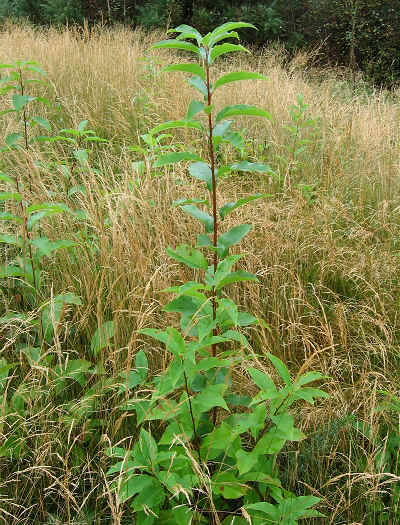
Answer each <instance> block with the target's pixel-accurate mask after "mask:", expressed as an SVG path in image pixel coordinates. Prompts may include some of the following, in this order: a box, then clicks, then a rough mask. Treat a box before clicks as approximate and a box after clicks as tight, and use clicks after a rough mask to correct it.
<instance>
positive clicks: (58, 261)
mask: <svg viewBox="0 0 400 525" xmlns="http://www.w3.org/2000/svg"><path fill="white" fill-rule="evenodd" d="M163 38H165V35H164V34H161V33H151V34H149V33H144V32H142V31H140V30H136V31H130V30H128V29H124V28H114V29H106V28H95V29H93V30H89V29H87V28H86V30H85V31H83V32H80V31H78V30H75V29H73V28H69V29H64V30H56V29H50V30H46V31H42V30H35V29H33V28H31V27H28V26H24V27H19V26H15V25H11V24H10V25H6V26H4V27H3V28H2V30H1V32H0V63H1V64H12V63H14V62H15V61H17V60H20V61H24V60H28V61H29V60H32V61H36V62H37V64H39V65H40V68H41V70H43V71H44V72H45V73H46V76H43V75H42V74H41V73H40V72H38V71H36V72H35V70H34V68H37V67H38V66H37V65H33V68H32V69H31V70H29V69H28V70H27V71H26V78H27V79H28V78H35V79H41V80H43V84H42V83H37V82H34V83H27V84H26V86H25V89H26V93H28V94H29V95H32V96H39V97H45V98H46V101H45V102H46V103H43V102H41V101H40V99H37V100H35V101H32V102H30V103H29V105H26V108H27V109H26V111H27V113H28V114H27V115H25V116H28V117H29V114H31V115H35V116H37V117H38V119H37V121H36V125H35V126H32V122H31V123H30V125H29V126H28V127H27V133H28V136H27V137H28V138H29V139H34V138H35V137H38V136H50V137H51V136H52V137H59V138H58V139H57V140H54V141H51V140H42V139H39V140H33V141H32V143H31V144H29V145H28V147H27V148H26V147H24V138H25V135H24V129H23V128H24V125H23V122H22V123H21V122H20V121H19V117H18V115H19V116H21V113H22V112H21V111H20V112H19V113H18V115H17V116H16V113H15V112H11V113H5V114H3V115H2V116H1V117H0V138H1V144H0V147H2V148H3V149H2V150H1V152H0V172H2V173H3V174H4V175H5V176H3V177H2V179H0V185H1V188H0V189H1V191H2V192H4V193H3V194H2V196H3V198H2V200H3V201H4V202H3V208H2V209H1V211H2V213H3V215H2V219H3V220H2V221H1V222H0V224H1V239H2V244H1V245H0V253H1V265H2V272H3V273H2V274H1V277H3V278H2V279H1V281H0V293H1V295H0V297H1V302H0V316H1V319H0V392H1V395H2V404H1V405H0V520H1V521H2V522H3V523H5V524H14V523H15V524H27V525H28V524H39V523H53V524H61V523H62V524H67V523H68V524H69V525H72V524H74V525H78V524H82V525H83V524H85V525H86V524H87V525H89V524H101V523H113V524H125V523H133V521H132V520H133V517H132V516H133V514H132V510H131V509H130V507H129V505H128V504H126V503H125V501H124V500H122V501H121V499H118V497H117V496H116V495H115V482H114V484H113V482H111V481H110V477H109V475H108V474H107V471H108V470H109V469H110V467H111V466H112V464H113V463H112V461H111V459H110V453H109V451H110V450H111V447H115V446H120V447H121V446H126V447H129V444H130V442H131V440H132V439H133V438H134V436H135V419H134V417H133V416H132V412H130V411H129V410H127V409H126V406H125V405H124V403H126V402H127V400H128V398H129V396H130V391H129V390H130V389H129V385H128V383H129V377H130V371H131V370H132V369H134V363H135V356H137V355H138V353H139V352H140V351H143V352H144V353H145V355H146V356H147V359H148V367H149V374H150V375H156V374H159V373H160V372H161V371H163V370H165V369H166V366H167V363H168V360H169V357H168V355H167V352H166V351H165V349H164V348H163V347H162V345H161V343H159V342H153V341H150V340H149V338H147V337H145V336H144V335H143V334H142V333H140V331H141V330H143V329H147V328H149V327H157V328H160V329H164V328H166V327H167V326H168V325H170V324H172V325H174V324H176V323H177V322H176V316H175V314H174V313H163V312H162V311H161V308H162V307H163V306H164V305H165V304H166V299H167V298H166V294H165V293H162V290H165V289H166V288H168V287H171V286H176V285H178V284H181V283H182V282H185V281H188V280H190V279H193V275H194V274H196V272H197V270H194V271H193V270H192V269H190V268H184V267H182V266H181V265H179V264H177V262H176V261H175V260H173V259H172V258H170V257H168V255H167V254H166V249H167V248H168V247H170V246H176V245H180V244H181V243H184V242H185V241H186V240H187V239H188V238H195V237H196V235H197V234H198V233H200V232H201V230H200V228H199V227H198V225H197V224H196V223H194V222H193V221H192V220H191V219H189V218H187V217H186V216H183V214H182V212H181V211H180V210H179V209H178V208H177V207H171V203H173V202H174V201H176V200H177V199H180V198H183V197H184V198H187V197H188V196H189V198H192V199H195V198H196V197H197V196H198V195H199V187H200V182H199V181H194V180H193V179H192V178H190V177H189V176H188V173H187V169H186V168H187V166H186V165H185V163H181V164H174V165H173V166H162V167H156V166H155V165H154V162H153V161H154V159H155V158H156V157H157V155H158V154H160V152H161V153H162V152H179V151H183V150H186V149H189V150H195V151H197V152H200V154H201V153H205V154H206V152H207V142H206V141H205V140H204V138H199V136H198V135H196V134H195V132H194V130H191V129H186V128H185V129H177V130H172V131H171V130H169V131H168V136H167V137H165V138H164V139H162V140H160V141H158V142H157V141H156V140H155V139H154V138H153V139H151V137H149V135H148V133H149V130H150V129H151V128H153V127H154V126H157V125H158V124H160V123H162V122H164V121H176V120H179V119H181V118H182V115H183V114H184V113H185V111H186V109H183V108H186V107H187V106H188V104H189V102H190V100H191V99H192V97H193V89H192V87H191V86H190V85H188V83H187V82H185V76H184V75H183V74H181V73H174V74H173V75H171V74H167V73H162V72H161V69H162V67H164V66H166V65H168V64H170V63H172V62H174V63H176V62H179V61H182V62H184V61H185V58H184V57H183V55H182V54H181V53H176V52H173V51H169V50H158V49H155V50H150V48H151V46H152V44H154V43H155V42H157V41H158V40H161V39H163ZM312 63H313V57H312V55H311V54H310V55H307V54H304V53H302V54H297V55H296V56H295V57H294V58H291V59H289V58H288V57H287V56H286V55H285V53H284V52H283V51H282V49H279V48H277V47H273V48H266V49H263V50H257V51H254V52H253V53H252V54H251V55H245V54H243V55H242V54H237V55H236V54H235V55H230V56H229V58H227V59H225V60H221V61H220V62H218V63H217V66H216V69H217V71H218V73H229V72H231V71H236V70H248V71H255V72H258V73H261V74H263V75H266V76H267V77H268V81H266V82H265V81H261V80H252V81H246V82H235V83H234V84H232V85H231V86H229V87H228V86H225V87H224V89H223V90H221V91H220V92H216V94H215V99H214V104H215V106H216V107H217V108H220V107H222V106H224V105H226V104H238V103H243V102H245V103H246V104H254V105H257V106H258V107H260V108H263V109H265V110H267V111H268V112H269V113H270V115H271V117H272V118H271V119H270V120H259V119H253V118H247V117H240V118H239V119H238V120H237V121H235V125H239V124H240V125H241V126H243V127H244V128H245V133H244V134H243V137H244V138H243V146H242V147H241V148H234V147H231V146H228V147H227V148H226V149H224V150H223V151H222V153H221V159H220V160H221V161H222V162H224V161H225V160H226V159H228V158H230V159H233V160H234V161H235V162H241V161H250V162H262V163H265V164H268V165H269V166H270V167H271V169H272V170H273V172H274V173H273V174H272V173H271V174H268V173H257V172H239V173H235V174H233V175H229V176H227V177H224V178H222V180H221V182H220V188H219V193H218V203H219V204H222V202H224V201H225V200H229V201H232V200H236V199H241V198H245V197H247V196H249V195H251V194H254V193H256V192H258V193H262V194H264V193H266V194H268V195H269V196H268V197H266V198H263V199H258V200H256V201H255V202H254V203H252V205H251V206H249V207H246V208H244V207H242V208H238V209H237V210H236V211H235V215H233V214H230V215H229V216H227V217H226V219H225V221H224V222H225V225H226V227H227V228H229V227H230V226H234V225H235V224H236V223H237V221H238V220H240V222H245V223H251V224H252V226H253V227H252V230H251V232H250V233H249V235H248V236H247V237H246V238H245V239H244V240H243V246H242V252H244V253H245V257H244V258H243V260H242V262H241V264H242V267H243V268H244V269H245V270H246V271H247V272H251V273H254V274H256V275H257V277H258V283H253V282H241V283H239V284H235V286H232V287H231V289H230V297H232V298H233V299H234V300H235V301H237V302H240V304H241V305H243V306H244V307H245V308H246V310H248V311H249V312H251V313H252V314H253V315H254V316H255V317H256V318H257V319H258V322H257V323H256V324H255V325H253V326H250V327H248V328H245V329H244V333H245V334H246V336H247V339H248V341H249V347H248V348H246V349H244V350H243V352H245V353H246V355H247V357H248V358H249V359H250V360H251V363H252V366H254V367H256V368H258V369H259V370H263V371H265V372H267V373H268V374H270V375H272V377H274V379H276V380H277V381H278V380H279V378H278V376H277V374H276V371H275V370H274V369H273V368H272V367H271V364H270V361H269V360H268V359H267V357H266V356H267V354H268V353H270V354H272V355H274V356H277V357H279V358H280V359H281V360H282V361H283V362H284V363H285V364H286V366H287V367H288V368H289V370H290V373H291V375H292V377H298V376H299V374H301V373H304V372H311V371H317V372H321V373H322V374H323V376H324V378H323V380H322V381H321V382H320V385H319V388H321V389H322V390H324V391H325V392H327V393H328V394H329V398H327V399H320V400H317V401H316V402H315V404H314V405H309V404H308V405H307V404H302V405H301V406H299V407H297V408H296V407H295V409H294V412H293V413H294V415H295V420H296V424H297V426H298V427H299V428H300V429H301V431H302V432H304V433H305V435H306V436H307V437H306V438H305V439H303V440H301V441H298V442H297V441H296V442H292V443H290V444H288V445H287V446H286V447H285V448H284V449H283V451H281V452H280V453H279V455H278V457H277V460H276V461H277V462H278V463H279V469H280V479H281V482H282V485H283V486H284V487H285V488H286V489H287V490H289V491H291V492H293V493H294V494H298V495H301V494H312V495H314V496H316V497H318V498H321V501H320V503H319V504H318V507H317V508H318V510H319V511H320V512H321V513H323V514H324V515H325V516H326V517H325V518H318V519H313V518H310V519H304V520H303V521H302V522H301V523H327V524H328V523H329V524H331V523H332V524H354V525H356V524H365V525H367V524H370V525H373V524H379V525H380V524H392V525H394V524H395V523H398V522H399V520H400V490H399V481H400V463H399V462H400V457H399V444H400V426H399V425H400V401H399V380H400V373H399V370H400V368H399V365H400V362H399V361H400V360H399V336H400V332H399V329H400V324H399V323H400V320H399V315H398V310H399V301H400V280H399V271H400V263H399V249H400V246H399V241H400V239H399V212H400V208H399V204H398V194H399V174H400V173H399V171H400V169H399V168H400V166H399V147H400V142H399V140H400V136H399V129H400V128H399V125H400V121H399V119H400V106H399V102H398V101H399V93H398V92H396V91H395V90H393V91H392V92H389V91H378V90H376V89H374V88H373V87H371V86H369V85H368V84H366V83H365V82H363V80H362V78H361V77H360V78H354V77H352V76H351V75H349V74H348V73H346V71H343V70H330V69H326V70H323V71H322V70H317V69H315V68H313V66H312ZM7 71H8V69H7V68H4V69H1V70H0V81H1V80H2V79H4V78H5V77H6V72H7ZM24 74H25V73H24ZM5 84H6V82H3V84H1V85H0V89H1V87H3V86H4V85H5ZM12 96H13V91H12V90H11V91H7V92H4V93H3V95H2V96H1V98H0V112H1V111H3V110H4V111H6V110H8V109H9V108H10V107H12ZM47 101H48V102H47ZM85 121H87V122H85ZM62 130H67V131H62ZM68 130H70V131H69V132H68ZM71 130H73V131H71ZM88 130H92V132H88ZM14 132H19V133H21V140H20V142H19V144H20V146H18V145H17V146H16V147H15V145H16V143H15V144H14V143H10V144H8V146H7V144H6V147H3V146H4V138H5V137H8V136H9V135H10V134H12V133H14ZM60 137H61V138H60ZM100 139H104V140H100ZM10 140H11V139H10ZM224 156H226V158H224ZM7 177H11V178H12V180H18V181H19V182H18V184H19V188H18V194H21V195H22V198H21V202H22V203H29V205H30V206H37V208H32V211H33V212H35V211H36V212H37V211H38V210H39V212H40V211H43V212H44V213H43V220H41V218H38V221H39V219H40V226H39V230H40V234H43V235H45V236H46V238H47V239H50V240H51V241H56V240H60V239H61V240H63V241H65V242H64V244H63V245H60V246H59V249H58V248H57V249H54V250H53V249H52V248H51V249H50V248H49V249H48V250H47V251H46V249H45V248H44V252H43V253H44V255H43V261H42V262H41V265H42V266H41V275H40V280H41V284H40V290H39V291H38V292H37V297H36V296H35V297H33V296H32V293H31V292H29V290H28V292H27V291H26V286H25V285H24V284H23V282H22V281H23V279H22V278H21V276H18V275H15V276H14V277H13V276H11V277H10V276H8V277H7V275H6V274H5V273H4V270H3V266H4V267H6V266H7V265H9V264H10V265H11V264H12V260H13V258H14V256H15V249H16V246H13V245H12V243H9V242H6V241H7V238H6V237H5V236H7V235H13V234H14V235H15V232H16V229H17V230H18V228H23V224H22V223H21V221H20V222H17V223H16V224H14V223H13V222H12V221H11V220H9V217H10V213H11V212H12V213H14V211H13V210H14V209H17V208H18V207H19V206H20V202H19V201H18V200H16V199H13V198H11V197H7V198H6V197H5V194H6V193H7V194H8V195H9V194H10V193H12V192H13V191H14V189H12V182H10V180H9V179H8V178H7ZM43 203H50V204H51V203H53V205H54V206H55V207H54V208H51V207H50V206H49V205H48V204H46V205H47V208H45V207H42V208H40V206H41V205H43ZM55 203H62V205H61V206H60V205H59V204H57V206H59V209H58V208H57V207H56V204H55ZM23 205H25V204H23ZM63 206H64V208H63ZM47 211H49V213H47ZM46 213H47V214H46ZM7 214H8V215H7ZM21 224H22V226H21ZM27 231H28V230H26V232H27ZM32 232H33V230H32ZM29 234H30V233H29ZM29 234H28V237H29ZM31 234H32V235H33V233H31ZM8 240H9V238H8ZM28 273H29V272H28ZM31 273H32V272H31ZM34 275H35V271H33V274H32V279H34ZM31 284H32V283H31ZM32 286H33V285H32ZM32 286H31V288H32ZM35 288H36V286H35ZM38 288H39V287H38ZM62 294H64V295H63V297H64V299H60V297H61V296H62ZM66 294H69V295H66ZM65 297H67V298H68V300H66V299H65ZM43 315H45V316H46V319H45V320H44V317H43ZM45 322H47V325H46V326H43V323H45ZM32 334H34V335H32ZM38 334H39V336H38ZM38 340H40V344H38V342H37V341H38ZM248 366H249V365H248V361H247V360H243V362H242V363H239V364H237V365H236V366H235V368H234V370H233V373H232V384H233V388H234V390H235V391H236V392H238V393H240V394H243V395H245V394H247V395H249V396H251V397H253V396H254V395H255V390H254V385H253V384H252V383H251V382H250V380H249V374H248ZM156 523H161V522H160V521H156ZM165 523H175V522H172V521H171V522H169V521H165ZM182 523H186V522H182ZM224 523H225V521H224ZM226 523H228V521H226ZM229 523H237V524H239V523H240V524H241V523H242V521H238V520H236V521H231V522H229ZM243 523H245V521H243ZM257 523H258V522H257Z"/></svg>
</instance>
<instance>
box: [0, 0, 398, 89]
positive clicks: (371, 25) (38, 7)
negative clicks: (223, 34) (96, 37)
mask: <svg viewBox="0 0 400 525" xmlns="http://www.w3.org/2000/svg"><path fill="white" fill-rule="evenodd" d="M7 17H23V18H27V19H29V20H31V21H32V22H33V23H36V24H66V23H69V24H79V25H82V24H83V23H84V21H85V20H86V22H87V23H89V24H90V25H91V24H93V23H99V22H100V23H103V24H110V23H111V24H112V23H124V24H128V25H130V26H133V27H137V26H141V27H143V28H146V29H154V28H158V27H161V28H166V27H167V26H170V27H171V26H176V25H178V24H180V23H186V24H190V25H193V26H194V27H198V28H199V30H200V31H205V30H208V28H209V27H214V26H215V25H217V24H218V23H222V22H226V21H228V20H248V21H249V22H251V23H253V24H255V25H256V26H257V27H258V29H259V31H258V33H257V34H256V35H255V34H254V32H251V31H247V33H246V32H244V35H241V36H242V37H243V38H244V40H247V41H248V42H249V43H254V44H257V45H266V44H269V43H271V42H272V41H279V42H280V43H282V44H283V45H284V46H285V48H286V49H287V50H289V51H290V52H293V50H294V49H297V48H299V47H301V48H305V49H309V50H310V49H313V50H318V53H317V54H316V55H314V56H313V59H314V60H318V61H319V62H320V63H325V64H331V65H333V64H338V65H341V66H350V67H352V68H353V69H355V70H361V71H363V72H364V74H365V75H366V77H367V78H368V79H370V80H371V81H373V82H377V83H381V84H386V85H388V84H393V83H394V82H398V80H399V78H400V58H399V53H398V50H399V48H400V0H389V1H388V0H333V1H331V0H288V1H284V0H257V1H252V2H249V1H244V2H243V1H241V0H231V1H230V2H227V1H226V0H212V1H211V0H198V1H196V2H193V0H89V1H87V0H85V1H84V0H71V1H69V2H63V1H62V0H45V1H43V2H36V1H33V0H0V19H5V18H7Z"/></svg>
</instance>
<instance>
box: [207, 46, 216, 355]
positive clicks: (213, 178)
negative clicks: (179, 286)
mask: <svg viewBox="0 0 400 525" xmlns="http://www.w3.org/2000/svg"><path fill="white" fill-rule="evenodd" d="M206 52H207V59H206V61H205V67H206V75H207V101H208V106H209V113H208V145H209V155H210V164H211V181H212V191H211V200H212V212H213V219H214V231H213V246H214V261H213V262H214V274H215V272H216V271H217V266H218V254H217V243H218V215H217V178H216V174H215V152H214V144H213V125H212V117H211V110H210V107H211V100H212V92H211V84H210V66H209V63H208V49H207V50H206ZM211 302H212V308H213V320H214V321H215V319H216V317H217V291H216V289H215V287H213V289H212V297H211ZM216 334H217V330H216V328H214V330H213V335H216ZM211 348H212V355H213V357H215V355H216V351H217V348H216V344H213V345H212V347H211Z"/></svg>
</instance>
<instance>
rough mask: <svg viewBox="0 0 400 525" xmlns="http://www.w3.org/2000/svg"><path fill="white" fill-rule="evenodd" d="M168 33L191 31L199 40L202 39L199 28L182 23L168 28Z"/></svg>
mask: <svg viewBox="0 0 400 525" xmlns="http://www.w3.org/2000/svg"><path fill="white" fill-rule="evenodd" d="M167 33H190V34H193V35H195V36H196V39H197V40H199V41H201V40H202V37H201V34H200V33H199V32H198V31H197V29H195V28H194V27H192V26H189V25H187V24H181V25H179V26H178V27H175V28H172V29H168V31H167Z"/></svg>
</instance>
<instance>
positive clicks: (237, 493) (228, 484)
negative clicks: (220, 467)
mask: <svg viewBox="0 0 400 525" xmlns="http://www.w3.org/2000/svg"><path fill="white" fill-rule="evenodd" d="M247 488H248V487H247V486H246V485H245V484H244V483H241V482H240V481H239V480H238V479H237V478H236V476H235V475H234V473H233V472H227V471H225V472H224V471H223V472H217V473H216V474H214V475H213V477H212V490H213V492H214V493H216V494H219V495H220V496H222V497H224V498H225V499H237V498H241V497H242V496H243V494H245V493H246V491H247Z"/></svg>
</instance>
